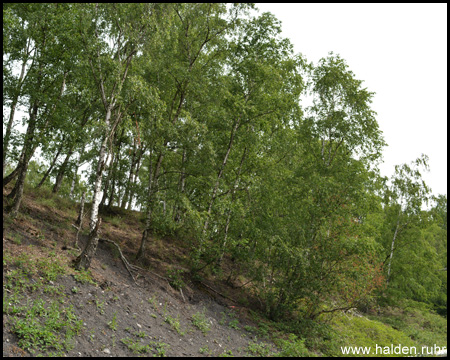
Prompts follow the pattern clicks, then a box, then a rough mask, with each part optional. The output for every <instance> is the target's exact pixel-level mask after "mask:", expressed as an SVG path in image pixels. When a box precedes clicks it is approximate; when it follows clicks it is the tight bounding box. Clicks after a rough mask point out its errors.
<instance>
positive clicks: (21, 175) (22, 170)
mask: <svg viewBox="0 0 450 360" xmlns="http://www.w3.org/2000/svg"><path fill="white" fill-rule="evenodd" d="M38 108H39V105H38V101H37V100H35V101H34V104H33V108H32V109H30V121H29V123H28V127H27V132H26V134H25V141H24V144H23V149H22V150H23V152H24V156H23V161H22V162H20V163H19V165H18V169H19V170H18V178H17V181H16V184H15V186H14V188H13V190H12V191H11V194H13V198H14V199H13V203H12V204H11V206H8V207H7V209H6V211H7V212H10V213H11V216H12V217H15V216H16V215H17V213H18V212H19V208H20V203H21V201H22V195H23V187H24V184H25V178H26V176H27V170H28V164H29V162H30V159H31V157H32V156H33V152H34V149H33V148H34V147H33V138H34V129H35V127H36V121H37V120H36V117H37V112H38ZM11 194H10V195H11Z"/></svg>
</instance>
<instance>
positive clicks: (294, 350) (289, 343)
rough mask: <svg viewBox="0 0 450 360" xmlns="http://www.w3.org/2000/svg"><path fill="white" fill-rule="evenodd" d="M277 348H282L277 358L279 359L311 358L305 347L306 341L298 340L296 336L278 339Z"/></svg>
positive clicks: (291, 335) (290, 335)
mask: <svg viewBox="0 0 450 360" xmlns="http://www.w3.org/2000/svg"><path fill="white" fill-rule="evenodd" d="M277 346H279V347H280V348H281V351H280V352H278V353H277V354H276V355H275V356H279V357H305V356H311V354H310V353H309V351H308V349H307V348H306V346H305V340H304V339H298V337H297V336H296V335H294V334H289V339H288V340H284V339H278V341H277Z"/></svg>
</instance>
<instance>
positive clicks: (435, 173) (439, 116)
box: [256, 3, 447, 195]
mask: <svg viewBox="0 0 450 360" xmlns="http://www.w3.org/2000/svg"><path fill="white" fill-rule="evenodd" d="M256 7H257V8H258V9H259V10H260V12H261V13H262V12H271V13H272V14H274V15H275V17H276V18H277V19H279V20H281V22H282V30H283V32H282V36H283V37H287V38H289V39H290V41H291V43H292V44H293V45H294V51H295V52H296V53H302V54H303V55H304V56H305V57H306V59H307V60H308V61H312V62H314V64H317V62H318V60H319V59H321V58H322V57H326V56H327V55H328V53H329V52H330V51H332V52H333V53H334V54H339V55H340V56H341V57H342V58H343V59H345V61H346V63H347V65H348V66H349V70H351V71H353V73H354V74H355V77H356V78H357V79H358V80H364V82H363V85H362V86H363V87H366V88H367V89H368V90H369V91H371V92H375V96H374V98H373V102H372V109H373V110H374V111H376V112H377V114H378V115H377V121H378V124H379V127H380V129H381V130H382V132H383V136H384V139H385V141H386V142H387V144H388V146H387V147H386V148H385V149H384V152H383V160H384V163H383V164H381V165H380V172H381V174H382V175H383V176H388V177H390V176H391V175H392V174H393V173H394V166H395V165H397V164H403V163H410V162H411V161H413V160H415V159H416V158H417V157H419V156H420V155H421V154H422V153H424V154H426V155H428V157H429V159H430V161H429V165H430V172H429V173H425V174H423V178H424V180H425V182H426V183H427V185H428V186H429V187H431V189H432V192H433V194H434V195H437V194H447V4H317V3H316V4H280V3H277V4H269V3H257V4H256Z"/></svg>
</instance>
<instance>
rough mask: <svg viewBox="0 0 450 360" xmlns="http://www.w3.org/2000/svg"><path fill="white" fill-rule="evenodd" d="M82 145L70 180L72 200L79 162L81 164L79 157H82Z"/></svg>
mask: <svg viewBox="0 0 450 360" xmlns="http://www.w3.org/2000/svg"><path fill="white" fill-rule="evenodd" d="M84 146H85V145H84V144H83V147H82V148H81V151H80V156H79V157H78V160H77V163H76V165H75V169H74V170H75V171H74V172H73V178H72V185H70V195H69V196H70V198H73V191H74V190H75V182H76V181H77V173H78V168H79V167H80V162H81V156H82V155H83V152H84Z"/></svg>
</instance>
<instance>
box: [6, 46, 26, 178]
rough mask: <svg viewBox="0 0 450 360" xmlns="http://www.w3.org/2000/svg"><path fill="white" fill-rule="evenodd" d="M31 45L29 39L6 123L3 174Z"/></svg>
mask: <svg viewBox="0 0 450 360" xmlns="http://www.w3.org/2000/svg"><path fill="white" fill-rule="evenodd" d="M29 47H30V40H28V41H27V49H26V54H25V59H24V60H23V63H22V69H21V71H20V75H19V80H18V84H17V88H16V91H15V94H14V98H13V99H12V102H11V110H10V112H9V119H8V124H7V125H6V132H5V136H4V138H3V176H5V165H6V154H7V153H8V145H9V139H10V137H11V129H12V124H13V122H14V115H15V112H16V107H17V103H18V101H19V97H20V90H21V89H22V84H23V82H24V81H25V77H26V76H25V68H26V65H27V61H28V55H29V53H30V52H29ZM27 75H28V73H27Z"/></svg>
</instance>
